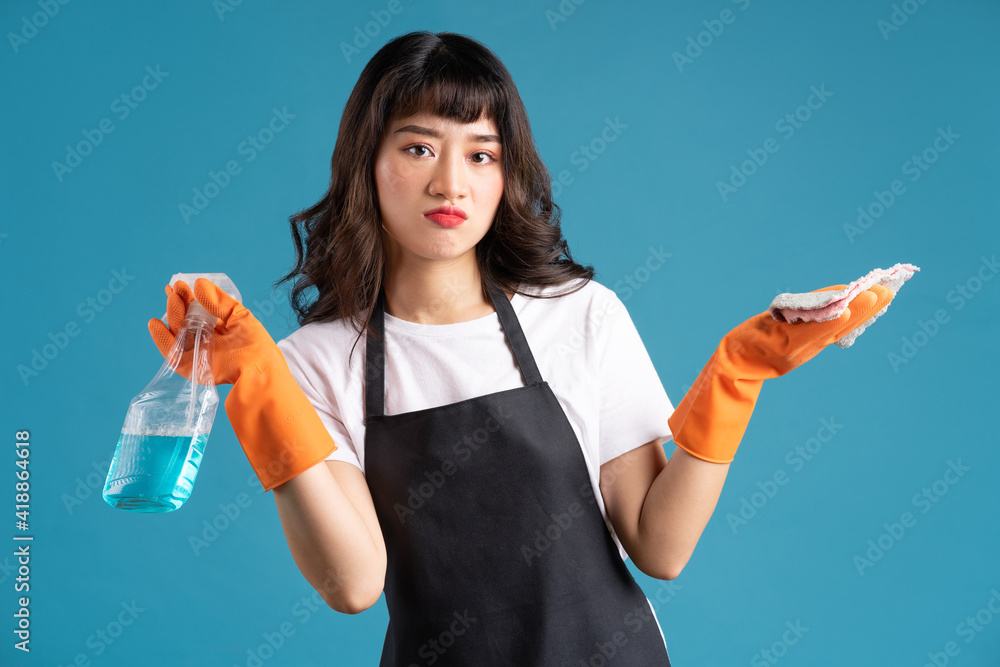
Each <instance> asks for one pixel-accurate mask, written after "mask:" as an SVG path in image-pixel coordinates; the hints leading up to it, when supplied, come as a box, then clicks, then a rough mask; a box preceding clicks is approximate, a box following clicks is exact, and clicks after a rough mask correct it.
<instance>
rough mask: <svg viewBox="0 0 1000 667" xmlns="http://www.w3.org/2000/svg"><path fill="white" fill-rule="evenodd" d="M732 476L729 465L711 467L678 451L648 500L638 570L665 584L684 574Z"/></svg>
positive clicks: (641, 526) (641, 528) (641, 519)
mask: <svg viewBox="0 0 1000 667" xmlns="http://www.w3.org/2000/svg"><path fill="white" fill-rule="evenodd" d="M728 473H729V464H728V463H709V462H708V461H703V460H701V459H699V458H697V457H695V456H692V455H691V454H689V453H688V452H686V451H685V450H683V449H681V448H680V447H677V448H676V449H675V450H674V453H673V455H672V456H671V457H670V459H669V460H668V461H667V463H666V466H665V467H664V468H663V469H662V470H661V471H660V472H659V474H658V475H657V476H656V478H655V479H654V480H653V483H652V484H651V485H650V487H649V491H648V492H647V494H646V498H645V500H644V501H643V505H642V512H641V514H640V516H639V528H638V544H639V549H640V551H641V554H640V556H639V558H635V557H633V561H634V562H635V563H636V566H637V567H640V569H641V570H643V571H644V572H646V573H647V574H649V575H650V576H654V577H657V578H659V579H673V578H675V577H677V575H678V574H680V571H681V570H682V569H683V568H684V566H685V565H687V562H688V560H689V559H690V558H691V554H693V553H694V548H695V546H696V545H697V544H698V540H699V539H700V538H701V534H702V532H703V531H704V530H705V526H706V525H707V524H708V520H709V519H710V518H711V516H712V513H713V512H714V511H715V506H716V504H717V503H718V502H719V496H720V495H721V493H722V486H723V484H724V483H725V481H726V475H727V474H728ZM640 562H641V563H642V566H640V565H639V564H640Z"/></svg>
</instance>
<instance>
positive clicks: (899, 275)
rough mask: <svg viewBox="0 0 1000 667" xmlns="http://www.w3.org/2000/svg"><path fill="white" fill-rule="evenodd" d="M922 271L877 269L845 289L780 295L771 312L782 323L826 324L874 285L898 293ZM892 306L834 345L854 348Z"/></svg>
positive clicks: (901, 266)
mask: <svg viewBox="0 0 1000 667" xmlns="http://www.w3.org/2000/svg"><path fill="white" fill-rule="evenodd" d="M919 270H920V269H919V267H916V266H914V265H913V264H894V265H893V266H891V267H889V268H888V269H874V270H872V271H870V272H869V273H868V274H867V275H865V276H862V277H861V278H858V279H857V280H855V281H854V282H853V283H851V284H850V285H848V286H847V287H845V288H844V289H841V290H830V291H824V292H804V293H800V294H790V293H785V294H779V295H778V296H776V297H774V300H773V301H772V302H771V306H770V308H769V311H770V313H771V317H773V318H774V319H775V320H777V321H778V322H826V321H827V320H832V319H834V318H835V317H839V316H840V314H841V313H843V312H844V309H846V308H847V305H848V304H849V303H850V302H851V300H852V299H853V298H854V297H856V296H857V295H858V294H860V293H861V292H864V291H865V290H867V289H868V288H869V287H871V286H872V285H884V286H885V287H887V288H888V289H891V290H892V292H893V294H896V293H897V292H899V288H900V287H902V286H903V283H905V282H906V281H907V280H909V279H910V277H911V276H913V273H914V272H915V271H919ZM890 303H891V302H890ZM888 307H889V304H886V306H885V308H883V309H882V310H880V311H878V312H877V313H875V314H874V315H872V316H871V317H870V318H869V319H868V320H867V321H866V322H865V323H864V324H862V325H861V326H859V327H858V328H856V329H854V330H853V331H851V332H850V333H848V334H847V335H846V336H843V337H841V338H840V339H838V340H836V341H834V343H835V344H837V345H839V346H840V347H850V346H851V345H852V344H853V343H854V341H855V339H857V337H858V336H860V335H861V334H862V333H864V330H865V329H866V328H867V327H868V326H869V325H870V324H871V323H872V322H874V321H875V320H876V319H878V317H879V316H880V315H881V314H882V313H884V312H885V311H886V309H887V308H888Z"/></svg>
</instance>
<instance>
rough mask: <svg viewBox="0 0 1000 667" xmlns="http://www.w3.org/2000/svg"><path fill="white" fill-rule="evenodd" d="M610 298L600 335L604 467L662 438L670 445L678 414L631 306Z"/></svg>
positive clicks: (601, 444)
mask: <svg viewBox="0 0 1000 667" xmlns="http://www.w3.org/2000/svg"><path fill="white" fill-rule="evenodd" d="M605 299H606V301H605V303H604V304H603V309H604V310H605V312H606V316H605V317H604V318H603V320H602V322H601V324H600V325H599V326H598V331H597V342H598V348H599V349H598V354H597V356H598V359H599V364H598V366H599V368H598V375H599V386H600V393H601V396H600V425H599V431H600V462H601V464H604V463H607V462H608V461H610V460H611V459H613V458H615V457H617V456H620V455H621V454H624V453H625V452H628V451H631V450H633V449H635V448H636V447H639V446H641V445H644V444H646V443H647V442H649V441H651V440H654V439H656V438H661V444H662V443H663V442H666V441H667V440H670V439H671V438H672V437H673V436H672V435H671V433H670V427H669V426H668V425H667V418H668V417H669V416H670V414H671V413H672V412H673V411H674V407H673V405H672V404H671V402H670V399H669V398H667V392H666V390H665V389H664V388H663V383H662V382H660V378H659V375H657V373H656V368H654V367H653V361H652V360H651V359H650V358H649V353H648V352H647V351H646V346H645V345H643V343H642V339H641V338H640V337H639V332H638V331H637V330H636V328H635V324H634V323H633V322H632V318H631V317H630V316H629V314H628V310H626V308H625V304H623V303H622V302H621V299H619V298H618V296H617V295H616V294H615V293H614V292H612V291H610V290H608V292H607V293H606V296H605Z"/></svg>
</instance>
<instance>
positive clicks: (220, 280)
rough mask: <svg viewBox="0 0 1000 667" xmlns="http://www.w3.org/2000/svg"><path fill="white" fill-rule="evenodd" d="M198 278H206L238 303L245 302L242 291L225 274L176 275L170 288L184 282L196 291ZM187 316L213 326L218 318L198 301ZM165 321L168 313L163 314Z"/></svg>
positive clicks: (192, 303)
mask: <svg viewBox="0 0 1000 667" xmlns="http://www.w3.org/2000/svg"><path fill="white" fill-rule="evenodd" d="M198 278H204V279H206V280H208V281H211V282H212V283H214V284H215V285H217V286H218V287H219V289H221V290H222V291H223V292H225V293H226V294H228V295H229V296H231V297H233V298H234V299H236V300H237V301H240V302H242V301H243V299H242V297H240V291H239V290H238V289H236V285H235V284H234V283H233V281H232V280H230V278H229V276H227V275H226V274H225V273H175V274H174V275H173V276H171V277H170V286H171V287H173V286H174V283H176V282H177V281H178V280H183V281H184V282H185V283H187V286H188V287H190V288H191V289H194V281H196V280H197V279H198ZM187 316H188V317H196V318H198V319H200V320H201V321H203V322H207V323H209V324H211V325H213V326H214V325H215V320H216V317H215V316H214V315H212V314H211V313H210V312H208V311H207V310H205V307H204V306H202V305H201V304H200V303H198V302H197V301H192V302H191V305H189V306H188V312H187ZM163 321H164V322H166V321H167V314H166V313H164V314H163Z"/></svg>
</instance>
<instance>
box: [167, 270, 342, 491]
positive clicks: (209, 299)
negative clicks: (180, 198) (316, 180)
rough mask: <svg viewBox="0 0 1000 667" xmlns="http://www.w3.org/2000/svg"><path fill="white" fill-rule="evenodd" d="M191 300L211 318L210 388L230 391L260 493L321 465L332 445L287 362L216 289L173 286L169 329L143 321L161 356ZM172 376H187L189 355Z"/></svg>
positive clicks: (232, 417)
mask: <svg viewBox="0 0 1000 667" xmlns="http://www.w3.org/2000/svg"><path fill="white" fill-rule="evenodd" d="M194 299H197V300H198V303H200V304H201V305H202V306H204V308H205V310H207V311H208V312H209V313H210V314H212V315H215V317H217V318H218V321H217V322H216V323H215V334H216V339H215V340H216V343H215V354H214V355H213V356H212V374H213V375H214V376H215V381H216V384H232V385H233V388H232V389H231V390H230V391H229V395H228V396H226V414H227V415H228V416H229V423H230V425H231V426H232V427H233V432H234V433H236V437H237V439H238V440H239V441H240V445H241V446H242V447H243V451H244V453H245V454H246V456H247V460H249V461H250V465H251V467H252V468H253V469H254V472H256V473H257V478H258V479H260V483H261V485H262V486H263V487H264V490H265V491H270V490H271V489H273V488H274V487H276V486H279V485H281V484H284V483H285V482H287V481H288V480H290V479H291V478H293V477H295V476H297V475H299V474H300V473H302V472H303V471H305V470H308V469H309V468H311V467H313V466H315V465H316V464H318V463H319V462H321V461H323V460H324V459H325V458H326V457H327V456H328V455H329V454H330V453H331V452H333V451H336V449H337V445H336V444H335V443H334V441H333V438H332V437H331V436H330V432H329V431H328V430H327V428H326V426H324V425H323V422H322V421H321V420H320V418H319V415H318V414H317V413H316V408H314V407H313V405H312V404H311V403H310V402H309V399H308V398H306V395H305V394H304V393H303V392H302V388H301V387H299V385H298V384H297V383H296V381H295V378H294V377H292V373H291V371H290V370H289V368H288V364H287V363H286V361H285V357H284V355H283V354H281V350H280V349H279V348H278V346H277V345H276V344H275V342H274V340H273V339H272V338H271V335H270V334H269V333H267V329H265V328H264V325H262V324H261V323H260V322H258V321H257V318H255V317H254V316H253V315H251V314H250V311H249V310H247V309H246V308H244V307H243V304H241V303H240V302H239V301H237V300H236V299H234V298H232V297H231V296H229V295H228V294H226V293H225V292H224V291H222V289H221V288H219V286H218V285H215V284H214V283H212V282H211V281H209V280H206V279H205V278H198V280H196V281H194V291H193V292H192V290H191V289H190V288H189V287H188V286H187V285H186V284H185V283H184V282H183V281H180V280H178V281H177V282H175V283H174V288H173V289H171V288H169V287H168V288H167V319H168V320H169V322H170V326H169V327H167V326H165V325H164V324H163V322H161V321H160V320H158V319H151V320H150V321H149V333H150V335H152V336H153V341H154V342H155V343H156V347H157V348H159V350H160V353H161V354H163V355H164V357H166V356H167V354H168V353H169V352H170V348H171V347H172V346H173V344H174V341H175V340H176V337H177V332H178V331H179V330H180V328H181V326H182V325H183V323H184V317H185V316H186V314H187V310H188V307H189V306H190V305H191V303H192V301H193V300H194ZM185 357H186V358H182V365H180V366H178V372H183V371H184V370H185V369H184V368H183V363H185V362H186V364H187V367H186V372H187V374H188V375H190V374H191V359H190V357H191V353H190V352H188V353H186V355H185Z"/></svg>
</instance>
